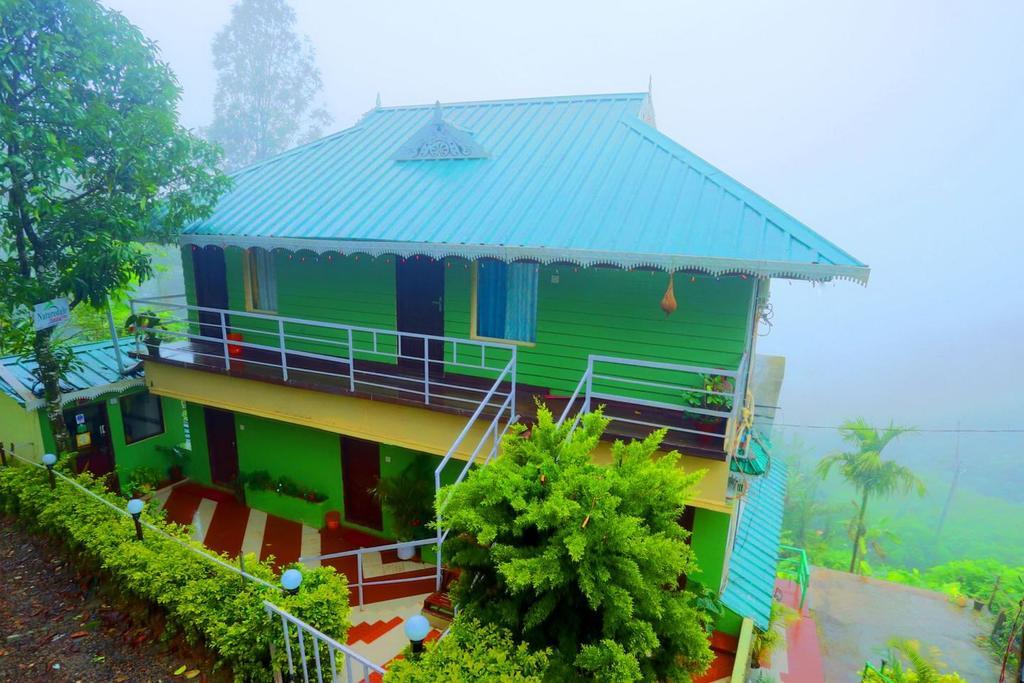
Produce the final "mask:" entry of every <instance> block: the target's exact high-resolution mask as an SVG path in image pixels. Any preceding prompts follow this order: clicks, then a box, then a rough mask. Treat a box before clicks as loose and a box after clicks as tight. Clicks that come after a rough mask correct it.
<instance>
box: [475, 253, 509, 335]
mask: <svg viewBox="0 0 1024 683" xmlns="http://www.w3.org/2000/svg"><path fill="white" fill-rule="evenodd" d="M507 276H508V266H507V265H506V264H505V263H504V262H502V261H480V263H479V264H478V265H477V269H476V333H477V334H478V335H480V336H481V337H493V338H494V339H504V338H505V302H506V298H507V296H508V294H507Z"/></svg>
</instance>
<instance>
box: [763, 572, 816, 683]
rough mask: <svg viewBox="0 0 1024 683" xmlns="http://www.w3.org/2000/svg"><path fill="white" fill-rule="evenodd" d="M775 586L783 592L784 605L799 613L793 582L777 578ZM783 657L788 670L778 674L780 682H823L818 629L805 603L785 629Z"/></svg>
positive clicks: (798, 601) (797, 595)
mask: <svg viewBox="0 0 1024 683" xmlns="http://www.w3.org/2000/svg"><path fill="white" fill-rule="evenodd" d="M775 587H776V589H777V590H779V591H781V592H782V602H783V603H785V604H786V605H789V606H790V607H792V608H793V609H795V610H799V607H800V588H799V587H798V586H797V585H796V584H795V583H793V582H792V581H789V580H787V579H776V581H775ZM786 656H787V658H788V660H789V671H786V672H782V673H781V674H779V675H780V677H781V679H782V683H822V681H824V680H825V667H824V664H823V663H822V659H821V644H820V643H819V642H818V627H817V624H816V623H815V622H814V618H813V617H811V611H810V608H808V607H807V605H806V604H805V605H804V610H803V612H801V613H800V619H798V620H797V621H795V622H794V623H792V624H790V625H789V627H787V629H786Z"/></svg>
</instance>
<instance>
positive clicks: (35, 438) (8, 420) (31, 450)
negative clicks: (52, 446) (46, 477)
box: [0, 395, 43, 460]
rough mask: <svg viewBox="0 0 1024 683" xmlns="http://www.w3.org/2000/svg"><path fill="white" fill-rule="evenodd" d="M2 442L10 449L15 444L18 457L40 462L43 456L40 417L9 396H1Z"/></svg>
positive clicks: (0, 429)
mask: <svg viewBox="0 0 1024 683" xmlns="http://www.w3.org/2000/svg"><path fill="white" fill-rule="evenodd" d="M0 441H3V442H4V448H6V449H8V450H9V449H10V447H11V443H12V442H13V443H14V448H15V452H17V453H18V455H22V456H25V457H29V458H32V459H33V460H38V459H39V458H41V457H42V454H43V436H42V433H41V431H40V429H39V416H38V415H37V414H36V411H34V410H31V411H30V410H25V408H24V407H23V406H21V405H20V404H19V403H18V402H17V401H15V400H14V399H13V398H10V397H9V396H6V395H4V396H0Z"/></svg>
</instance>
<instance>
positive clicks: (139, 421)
mask: <svg viewBox="0 0 1024 683" xmlns="http://www.w3.org/2000/svg"><path fill="white" fill-rule="evenodd" d="M121 417H122V418H123V419H124V442H125V443H135V442H136V441H141V440H142V439H148V438H149V437H151V436H156V435H157V434H163V433H164V412H163V409H162V408H161V406H160V397H158V396H154V395H153V394H150V393H148V392H142V393H140V394H132V395H131V396H125V397H124V398H122V399H121Z"/></svg>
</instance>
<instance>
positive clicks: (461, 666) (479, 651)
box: [384, 615, 549, 683]
mask: <svg viewBox="0 0 1024 683" xmlns="http://www.w3.org/2000/svg"><path fill="white" fill-rule="evenodd" d="M548 657H549V653H548V652H544V651H542V652H531V651H530V649H529V648H528V647H526V645H524V644H522V643H515V642H514V641H513V640H512V634H511V633H509V632H508V631H506V630H504V629H501V628H498V627H496V626H493V625H486V626H485V625H483V624H481V623H480V622H478V621H472V620H469V619H465V618H464V617H463V616H462V615H459V616H458V617H457V618H456V619H455V621H454V622H453V623H452V627H451V630H450V631H449V632H448V635H447V636H446V637H445V638H443V639H442V640H435V641H433V642H430V643H427V645H426V652H424V653H423V654H422V655H421V656H420V657H419V658H418V659H409V658H404V659H396V660H394V661H393V662H392V663H391V665H390V666H388V672H387V674H386V675H385V676H384V680H385V681H387V683H434V681H447V682H448V683H474V682H475V681H518V682H520V683H540V682H541V681H542V680H543V678H544V672H545V670H546V669H547V665H548Z"/></svg>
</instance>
